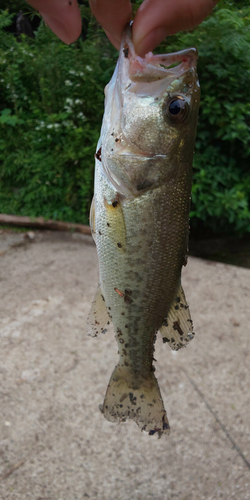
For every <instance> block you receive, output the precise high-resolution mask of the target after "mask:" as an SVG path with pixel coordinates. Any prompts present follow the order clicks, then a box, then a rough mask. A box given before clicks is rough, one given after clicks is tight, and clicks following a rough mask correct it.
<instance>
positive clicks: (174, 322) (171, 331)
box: [159, 284, 194, 351]
mask: <svg viewBox="0 0 250 500" xmlns="http://www.w3.org/2000/svg"><path fill="white" fill-rule="evenodd" d="M159 331H160V333H161V335H162V340H163V342H168V345H169V347H170V348H171V349H172V350H173V351H178V350H179V349H181V347H186V345H187V344H188V342H189V341H190V340H192V338H193V337H194V332H193V322H192V320H191V316H190V312H189V306H188V305H187V301H186V297H185V294H184V291H183V288H182V286H181V284H180V286H179V288H178V290H177V294H176V297H175V300H174V301H173V303H172V305H171V307H170V310H169V312H168V314H167V316H166V318H165V319H164V321H163V324H162V326H161V328H160V330H159Z"/></svg>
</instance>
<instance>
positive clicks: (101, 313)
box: [87, 285, 110, 337]
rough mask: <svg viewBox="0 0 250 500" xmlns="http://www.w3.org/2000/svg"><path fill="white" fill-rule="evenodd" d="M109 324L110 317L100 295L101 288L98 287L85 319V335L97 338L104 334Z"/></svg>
mask: <svg viewBox="0 0 250 500" xmlns="http://www.w3.org/2000/svg"><path fill="white" fill-rule="evenodd" d="M109 324H110V317H109V314H108V311H107V307H106V304H105V299H104V296H103V294H102V289H101V286H100V285H99V286H98V288H97V291H96V294H95V298H94V300H93V302H92V305H91V309H90V312H89V315H88V317H87V335H90V336H91V337H98V336H99V335H101V334H103V333H106V331H107V326H108V325H109Z"/></svg>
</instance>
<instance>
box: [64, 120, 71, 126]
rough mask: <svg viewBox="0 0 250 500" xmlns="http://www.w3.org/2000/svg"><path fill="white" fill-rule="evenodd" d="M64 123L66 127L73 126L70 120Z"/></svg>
mask: <svg viewBox="0 0 250 500" xmlns="http://www.w3.org/2000/svg"><path fill="white" fill-rule="evenodd" d="M62 124H63V125H64V126H65V127H72V122H70V121H69V120H67V121H64V122H62Z"/></svg>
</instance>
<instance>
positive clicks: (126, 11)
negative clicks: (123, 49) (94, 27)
mask: <svg viewBox="0 0 250 500" xmlns="http://www.w3.org/2000/svg"><path fill="white" fill-rule="evenodd" d="M89 4H90V8H91V10H92V12H93V14H94V16H95V18H96V19H97V21H98V22H99V23H100V24H101V26H102V27H103V29H104V30H105V32H106V34H107V37H108V38H109V40H110V41H111V43H112V44H113V45H114V46H115V47H116V48H117V49H118V50H119V48H120V44H121V38H122V32H123V30H124V28H125V26H126V24H127V23H129V22H130V21H131V19H132V7H131V3H130V0H89Z"/></svg>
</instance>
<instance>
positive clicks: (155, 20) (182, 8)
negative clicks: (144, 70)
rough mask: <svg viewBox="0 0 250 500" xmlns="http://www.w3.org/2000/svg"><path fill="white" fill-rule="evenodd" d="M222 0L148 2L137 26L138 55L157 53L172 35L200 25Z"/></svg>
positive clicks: (139, 14)
mask: <svg viewBox="0 0 250 500" xmlns="http://www.w3.org/2000/svg"><path fill="white" fill-rule="evenodd" d="M218 1H219V0H144V2H143V3H142V4H141V6H140V7H139V9H138V11H137V13H136V16H135V19H134V23H133V42H134V45H135V50H136V52H137V54H138V55H141V56H144V55H145V54H146V53H147V52H149V51H151V50H153V49H154V48H155V47H156V46H157V45H158V44H159V43H160V42H162V40H164V38H165V37H166V36H168V35H173V34H174V33H177V32H178V31H183V30H189V29H191V28H194V27H195V26H197V25H198V24H200V23H201V22H202V21H203V20H204V19H205V18H206V16H207V15H208V14H209V13H210V12H211V11H212V9H213V7H214V6H215V5H216V3H218Z"/></svg>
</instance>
